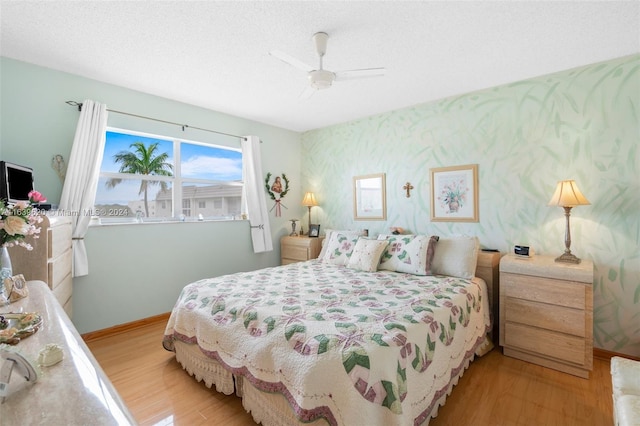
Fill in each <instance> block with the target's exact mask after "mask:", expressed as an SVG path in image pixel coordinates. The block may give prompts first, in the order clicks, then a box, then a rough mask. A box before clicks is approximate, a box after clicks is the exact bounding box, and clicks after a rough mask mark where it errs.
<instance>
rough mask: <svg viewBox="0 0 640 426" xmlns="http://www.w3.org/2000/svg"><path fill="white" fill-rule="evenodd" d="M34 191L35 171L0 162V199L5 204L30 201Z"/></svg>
mask: <svg viewBox="0 0 640 426" xmlns="http://www.w3.org/2000/svg"><path fill="white" fill-rule="evenodd" d="M31 191H33V169H32V168H30V167H25V166H19V165H17V164H13V163H9V162H7V161H0V199H3V200H4V201H5V202H7V201H8V202H12V203H15V202H16V201H21V200H28V199H29V192H31Z"/></svg>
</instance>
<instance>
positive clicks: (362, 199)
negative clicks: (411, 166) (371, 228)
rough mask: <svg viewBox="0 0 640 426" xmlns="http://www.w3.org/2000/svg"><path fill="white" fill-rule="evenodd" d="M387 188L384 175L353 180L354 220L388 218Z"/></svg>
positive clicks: (379, 174) (359, 177)
mask: <svg viewBox="0 0 640 426" xmlns="http://www.w3.org/2000/svg"><path fill="white" fill-rule="evenodd" d="M385 186H386V183H385V175H384V173H378V174H374V175H366V176H355V177H354V178H353V218H354V219H355V220H385V219H386V218H387V196H386V193H385Z"/></svg>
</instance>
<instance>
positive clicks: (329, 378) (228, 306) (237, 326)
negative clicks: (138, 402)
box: [163, 261, 490, 425]
mask: <svg viewBox="0 0 640 426" xmlns="http://www.w3.org/2000/svg"><path fill="white" fill-rule="evenodd" d="M486 294H487V293H486V285H485V283H484V281H482V280H477V279H475V280H462V279H458V278H452V277H443V276H436V277H431V276H415V275H409V274H401V273H397V272H390V271H378V272H373V273H363V272H358V271H355V270H352V269H349V268H346V267H344V266H336V265H330V264H325V263H321V262H319V261H308V262H303V263H293V264H290V265H285V266H280V267H275V268H267V269H261V270H258V271H254V272H246V273H237V274H232V275H226V276H222V277H218V278H211V279H205V280H201V281H197V282H194V283H192V284H189V285H187V286H186V287H185V288H184V289H183V291H182V293H181V294H180V297H179V298H178V301H177V302H176V305H175V307H174V309H173V311H172V314H171V317H170V319H169V322H168V324H167V328H166V330H165V336H164V341H163V345H164V347H165V348H166V349H167V350H173V342H174V340H181V341H184V342H187V343H193V344H198V345H199V346H200V348H201V350H202V351H203V352H204V353H205V354H207V355H208V356H210V357H211V358H213V359H216V360H217V361H219V362H220V363H222V365H224V366H225V368H227V369H228V370H230V371H231V372H232V373H234V374H238V375H242V376H244V377H245V378H246V379H248V380H249V381H250V382H251V383H252V384H253V385H254V386H256V387H257V388H258V389H261V390H264V391H269V392H280V393H282V394H284V396H285V397H286V398H287V399H288V400H289V402H290V404H291V406H292V408H293V409H294V411H295V412H296V414H297V415H298V417H299V418H300V419H301V420H302V421H312V420H314V419H315V418H319V417H324V418H326V419H327V420H328V421H329V423H330V424H345V425H360V424H367V425H375V424H380V425H393V424H398V425H400V424H403V425H406V424H414V423H417V424H419V423H422V422H423V421H424V420H426V417H428V414H429V413H430V412H431V409H432V408H433V404H434V401H435V400H436V399H437V398H439V397H441V396H442V395H443V393H444V392H445V391H446V388H447V385H448V383H449V381H450V380H451V377H453V376H455V375H457V374H458V372H459V371H460V369H461V368H464V367H463V365H464V364H465V362H468V360H469V359H470V358H473V356H474V351H475V349H476V348H477V347H478V346H479V345H480V344H482V343H483V342H484V336H485V334H486V332H487V331H488V329H489V324H490V319H489V307H488V297H487V296H486Z"/></svg>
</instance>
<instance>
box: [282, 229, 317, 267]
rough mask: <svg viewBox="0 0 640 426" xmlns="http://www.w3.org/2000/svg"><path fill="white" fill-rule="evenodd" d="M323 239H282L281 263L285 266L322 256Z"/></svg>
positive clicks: (287, 237) (305, 237)
mask: <svg viewBox="0 0 640 426" xmlns="http://www.w3.org/2000/svg"><path fill="white" fill-rule="evenodd" d="M323 239H324V238H323V237H318V238H315V237H314V238H310V237H307V236H302V237H289V236H286V237H282V238H281V239H280V262H281V263H282V264H283V265H286V264H288V263H294V262H304V261H305V260H309V259H315V258H316V257H318V255H319V254H320V249H321V248H322V240H323Z"/></svg>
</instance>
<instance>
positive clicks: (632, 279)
mask: <svg viewBox="0 0 640 426" xmlns="http://www.w3.org/2000/svg"><path fill="white" fill-rule="evenodd" d="M639 147H640V55H633V56H629V57H623V58H618V59H614V60H610V61H607V62H603V63H598V64H593V65H588V66H583V67H580V68H576V69H571V70H567V71H563V72H559V73H555V74H551V75H546V76H542V77H537V78H532V79H529V80H524V81H518V82H515V83H512V84H507V85H503V86H499V87H495V88H491V89H487V90H482V91H478V92H474V93H468V94H462V95H459V96H454V97H450V98H446V99H442V100H439V101H435V102H429V103H425V104H421V105H416V106H414V107H410V108H406V109H402V110H397V111H391V112H388V113H385V114H380V115H376V116H372V117H368V118H364V119H361V120H356V121H352V122H348V123H344V124H340V125H336V126H332V127H328V128H323V129H318V130H313V131H309V132H306V133H304V134H303V135H302V164H303V167H302V174H303V177H302V180H303V187H304V188H305V190H306V191H314V192H315V193H316V196H317V198H318V202H319V204H320V206H319V207H316V208H314V210H313V215H314V222H317V223H320V224H321V225H322V228H333V229H368V230H369V234H370V235H372V236H375V235H376V234H377V233H388V232H389V228H390V227H392V226H399V227H403V228H405V229H406V230H407V231H408V232H412V233H420V234H437V235H453V234H467V235H476V236H478V237H479V239H480V242H481V245H482V246H483V247H487V248H495V249H499V250H500V251H501V252H503V253H507V252H511V251H512V250H513V246H514V245H516V244H524V245H530V246H531V247H533V248H534V249H535V251H536V252H537V253H541V254H548V255H554V256H555V255H560V254H562V253H563V251H564V233H565V218H564V212H563V209H561V208H559V207H549V206H547V204H548V202H549V200H550V199H551V196H552V195H553V192H554V189H555V187H556V183H557V181H558V180H565V179H575V180H576V183H577V184H578V186H579V188H580V189H581V190H582V192H583V194H584V195H585V196H586V197H587V199H588V200H589V201H590V202H591V205H588V206H578V207H575V208H573V209H572V213H571V237H572V244H571V250H572V252H573V253H574V254H576V255H577V256H578V257H580V258H583V259H590V260H592V261H593V262H594V283H593V286H594V287H593V290H594V291H593V293H594V346H595V347H598V348H601V349H604V350H609V351H613V352H618V353H624V354H628V355H632V356H636V357H640V157H639V155H640V154H639ZM467 164H477V165H478V168H479V222H477V223H460V222H431V221H430V202H429V197H430V190H431V189H430V184H431V182H430V174H429V169H430V168H435V167H445V166H455V165H467ZM372 173H385V174H386V193H387V219H386V221H355V220H354V219H353V204H352V202H353V188H352V178H353V176H359V175H367V174H372ZM407 182H410V183H411V184H412V185H413V186H414V190H413V191H412V194H411V197H409V198H408V197H406V191H405V190H403V188H402V187H403V186H404V184H405V183H407Z"/></svg>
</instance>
